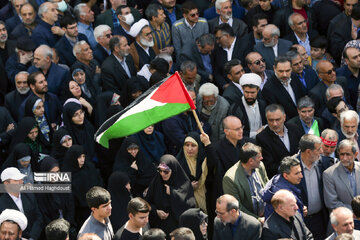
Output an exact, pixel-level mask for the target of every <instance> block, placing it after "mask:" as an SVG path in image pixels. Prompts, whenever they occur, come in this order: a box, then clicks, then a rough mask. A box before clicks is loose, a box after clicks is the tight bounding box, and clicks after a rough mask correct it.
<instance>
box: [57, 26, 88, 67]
mask: <svg viewBox="0 0 360 240" xmlns="http://www.w3.org/2000/svg"><path fill="white" fill-rule="evenodd" d="M82 40H84V41H86V42H88V39H87V37H86V36H85V35H84V34H82V33H79V35H78V41H82ZM55 48H56V50H57V52H58V53H59V58H60V60H59V61H60V63H62V64H66V65H68V66H71V65H73V64H74V62H75V61H76V57H75V56H74V54H73V51H72V50H73V47H72V46H71V44H70V42H69V40H68V39H67V38H66V37H65V35H64V36H63V37H62V38H60V40H59V41H58V42H57V43H56V44H55Z"/></svg>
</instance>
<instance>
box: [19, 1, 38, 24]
mask: <svg viewBox="0 0 360 240" xmlns="http://www.w3.org/2000/svg"><path fill="white" fill-rule="evenodd" d="M20 15H21V18H22V20H23V22H24V24H25V25H30V24H32V23H33V22H34V21H35V17H36V14H35V11H34V8H33V7H32V6H31V5H30V4H26V5H25V6H23V7H22V8H21V12H20Z"/></svg>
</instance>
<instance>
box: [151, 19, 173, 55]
mask: <svg viewBox="0 0 360 240" xmlns="http://www.w3.org/2000/svg"><path fill="white" fill-rule="evenodd" d="M150 28H151V30H152V32H151V35H152V37H153V39H154V45H155V46H156V47H157V48H158V49H159V50H161V49H163V48H165V47H169V46H170V45H171V31H170V26H169V24H167V23H166V22H164V23H163V24H161V26H160V30H156V28H155V27H154V26H152V25H151V24H150Z"/></svg>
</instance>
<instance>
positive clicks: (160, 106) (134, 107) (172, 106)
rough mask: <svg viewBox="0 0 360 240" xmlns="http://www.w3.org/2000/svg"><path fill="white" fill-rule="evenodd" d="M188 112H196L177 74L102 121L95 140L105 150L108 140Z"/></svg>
mask: <svg viewBox="0 0 360 240" xmlns="http://www.w3.org/2000/svg"><path fill="white" fill-rule="evenodd" d="M189 109H195V105H194V102H193V101H192V99H191V97H190V95H189V93H188V91H187V90H186V88H185V86H184V84H183V82H182V80H181V78H180V76H179V74H178V73H177V72H176V73H175V74H173V75H172V76H171V77H169V78H168V79H164V80H162V81H161V82H159V83H157V84H155V85H154V86H152V87H151V88H150V89H148V90H147V91H146V92H145V93H143V94H142V95H141V96H140V97H138V98H137V99H136V100H134V101H133V102H132V103H131V104H130V105H129V106H127V107H126V108H125V109H124V110H122V111H120V112H119V113H117V114H115V115H114V116H112V117H111V118H109V119H108V120H107V121H105V122H104V123H103V124H102V125H101V127H100V128H99V129H98V130H97V132H96V133H95V141H96V142H98V143H100V144H101V145H102V146H104V147H106V148H108V147H109V140H110V139H114V138H121V137H125V136H128V135H131V134H134V133H137V132H139V131H141V130H143V129H145V128H147V127H148V126H150V125H153V124H155V123H157V122H160V121H162V120H165V119H167V118H170V117H172V116H175V115H178V114H179V113H182V112H185V111H187V110H189Z"/></svg>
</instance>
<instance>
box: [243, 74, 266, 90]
mask: <svg viewBox="0 0 360 240" xmlns="http://www.w3.org/2000/svg"><path fill="white" fill-rule="evenodd" d="M250 84H251V85H255V86H257V87H260V85H261V77H260V76H259V75H257V74H256V73H245V74H244V75H242V76H241V78H240V85H241V86H244V85H250Z"/></svg>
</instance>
